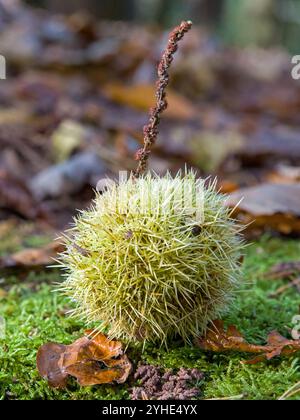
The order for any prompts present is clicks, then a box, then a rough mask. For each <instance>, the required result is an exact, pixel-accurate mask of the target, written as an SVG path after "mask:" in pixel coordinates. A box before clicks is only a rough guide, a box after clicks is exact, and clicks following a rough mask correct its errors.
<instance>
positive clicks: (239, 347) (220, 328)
mask: <svg viewBox="0 0 300 420" xmlns="http://www.w3.org/2000/svg"><path fill="white" fill-rule="evenodd" d="M197 345H198V346H199V347H200V348H201V349H202V350H206V351H214V352H226V351H238V352H245V353H256V354H258V356H257V357H255V358H254V359H251V360H247V361H244V362H242V363H245V364H254V363H258V362H261V361H263V360H265V359H267V360H270V359H272V358H273V357H276V356H288V355H291V354H294V353H296V352H298V351H300V340H289V339H287V338H285V337H283V336H282V335H280V334H279V333H278V332H277V331H272V332H270V334H269V335H268V338H267V344H266V345H256V344H250V343H248V342H247V341H246V340H245V339H244V337H243V336H242V334H241V333H240V332H239V331H238V329H237V328H236V327H235V326H234V325H230V326H229V327H228V328H227V330H225V329H224V323H223V321H220V320H216V321H214V322H213V323H212V324H211V325H210V327H209V329H208V332H207V334H206V336H205V337H203V338H200V339H198V341H197Z"/></svg>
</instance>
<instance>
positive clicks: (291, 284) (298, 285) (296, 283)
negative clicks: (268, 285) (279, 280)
mask: <svg viewBox="0 0 300 420" xmlns="http://www.w3.org/2000/svg"><path fill="white" fill-rule="evenodd" d="M291 287H295V288H296V289H297V290H298V292H300V278H296V279H294V280H291V281H290V282H289V283H288V284H285V285H284V286H281V287H279V288H278V289H277V290H275V292H273V293H270V295H269V296H270V297H277V296H279V295H282V293H284V292H285V291H286V290H288V289H290V288H291Z"/></svg>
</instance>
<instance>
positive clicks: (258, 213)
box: [227, 183, 300, 234]
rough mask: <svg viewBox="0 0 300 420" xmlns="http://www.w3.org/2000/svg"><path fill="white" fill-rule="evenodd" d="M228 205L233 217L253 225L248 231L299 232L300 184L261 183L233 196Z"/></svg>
mask: <svg viewBox="0 0 300 420" xmlns="http://www.w3.org/2000/svg"><path fill="white" fill-rule="evenodd" d="M227 205H228V206H229V207H232V208H234V209H235V210H234V212H233V215H234V216H239V218H240V220H241V221H242V222H243V223H245V224H249V223H250V225H249V226H248V227H247V230H251V229H260V230H264V229H265V228H269V229H273V230H276V231H279V232H281V233H284V234H291V233H300V183H299V184H288V185H287V184H285V185H281V184H261V185H258V186H255V187H250V188H244V189H241V190H238V191H236V192H234V193H232V194H231V195H230V196H229V198H228V200H227Z"/></svg>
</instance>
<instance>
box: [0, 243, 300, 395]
mask: <svg viewBox="0 0 300 420" xmlns="http://www.w3.org/2000/svg"><path fill="white" fill-rule="evenodd" d="M39 241H40V239H39V238H31V239H28V240H27V242H26V245H33V244H36V242H39ZM42 241H43V238H42ZM5 252H7V249H6V250H5V249H2V250H1V253H2V254H3V253H5ZM299 255H300V241H295V240H281V239H274V238H263V239H261V240H260V241H259V242H256V243H253V244H252V245H250V246H249V247H248V249H247V255H246V258H245V262H244V267H245V270H244V272H245V274H244V279H245V284H244V287H243V289H242V290H241V292H240V294H239V296H238V298H237V300H236V303H235V306H233V307H232V308H231V310H230V312H229V313H228V314H227V316H225V317H224V321H225V323H226V324H229V323H233V324H235V325H236V326H237V327H238V328H239V329H240V331H241V332H242V333H243V334H244V335H245V338H246V339H247V340H249V341H250V342H253V343H264V342H265V338H266V336H267V334H268V332H270V331H271V330H273V329H277V330H278V331H279V332H280V333H282V334H283V335H286V336H288V337H289V331H288V329H289V328H291V327H292V318H293V316H294V315H296V314H298V313H299V302H300V299H299V294H298V293H297V292H296V291H295V290H294V289H289V290H287V291H286V292H285V293H283V294H282V295H280V296H279V297H277V298H270V296H269V295H270V293H271V292H272V291H274V290H276V289H277V288H278V287H279V286H280V285H282V284H284V282H283V281H281V280H278V281H273V280H263V274H264V273H265V272H266V271H267V270H268V269H269V267H270V266H272V265H273V264H274V263H277V262H283V261H290V260H299ZM0 277H2V275H1V276H0ZM1 281H2V284H1V285H0V316H1V317H3V318H4V319H5V320H6V324H7V325H6V336H5V338H4V339H0V399H124V398H125V399H126V398H129V389H130V387H131V386H132V382H130V381H129V382H128V383H127V384H124V385H115V386H103V385H102V386H101V385H100V386H94V387H86V388H84V387H82V388H81V387H79V385H77V383H76V382H75V381H72V380H71V381H70V385H69V387H68V389H67V390H54V389H51V388H49V387H48V385H47V383H46V382H45V381H44V380H43V379H42V378H40V377H39V374H38V372H37V370H36V365H35V358H36V352H37V349H38V348H39V346H40V345H41V344H43V343H45V342H48V341H56V342H59V343H66V344H68V343H71V342H73V341H74V340H76V339H77V338H79V337H80V336H81V335H82V333H83V331H84V329H85V326H84V325H83V324H82V323H80V322H78V321H76V320H73V319H70V318H68V317H67V316H66V311H67V310H68V307H69V303H68V302H67V301H66V300H65V299H64V298H63V297H61V296H60V295H59V294H57V293H55V292H53V289H54V286H53V283H55V282H58V281H60V273H59V272H58V271H55V270H54V269H47V270H46V271H43V272H40V273H28V274H26V275H24V274H20V275H16V276H11V277H7V276H4V278H3V279H2V280H1ZM128 354H129V357H130V358H131V360H132V361H133V362H134V363H135V364H136V363H138V362H139V361H142V362H145V363H151V364H155V365H159V366H162V367H166V368H179V367H197V368H199V369H201V370H202V371H203V372H205V376H206V378H205V380H204V381H203V383H201V384H199V386H200V389H201V397H200V398H204V399H211V398H228V397H230V398H236V399H254V400H255V399H278V398H279V397H280V396H281V395H282V394H283V393H284V392H285V391H287V390H288V389H289V388H291V387H292V386H293V385H294V384H295V383H297V382H298V381H299V380H300V374H299V367H300V363H299V358H297V357H291V358H278V359H274V360H272V361H270V362H263V363H259V364H257V365H242V364H241V363H240V360H243V359H245V358H247V357H249V355H248V356H247V355H244V354H233V353H227V354H212V353H204V352H202V351H201V350H199V349H197V348H196V347H188V346H183V345H182V343H181V342H180V341H178V342H174V343H172V344H171V345H170V348H169V350H168V351H166V350H164V349H158V348H157V347H154V346H149V347H147V348H146V350H145V351H144V353H143V354H142V353H141V349H139V348H130V349H129V350H128ZM250 357H251V356H250ZM293 398H295V399H297V398H298V399H300V395H299V394H298V396H294V397H293Z"/></svg>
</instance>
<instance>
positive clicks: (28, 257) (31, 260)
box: [0, 241, 64, 270]
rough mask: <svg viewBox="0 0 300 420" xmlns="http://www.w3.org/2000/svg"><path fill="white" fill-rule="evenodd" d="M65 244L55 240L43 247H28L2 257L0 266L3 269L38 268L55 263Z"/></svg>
mask: <svg viewBox="0 0 300 420" xmlns="http://www.w3.org/2000/svg"><path fill="white" fill-rule="evenodd" d="M63 250H64V246H63V245H62V244H61V243H60V242H58V241H54V242H51V243H50V244H48V245H46V246H44V247H42V248H28V249H24V250H22V251H19V252H16V253H15V254H13V255H8V256H4V257H1V258H0V268H1V269H3V270H14V269H15V270H17V269H30V270H32V269H38V268H40V267H43V266H46V265H49V264H52V263H53V259H54V258H55V257H56V256H57V254H58V253H60V252H62V251H63Z"/></svg>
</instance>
